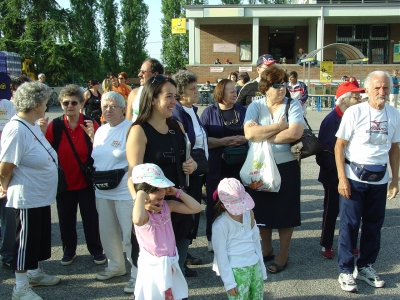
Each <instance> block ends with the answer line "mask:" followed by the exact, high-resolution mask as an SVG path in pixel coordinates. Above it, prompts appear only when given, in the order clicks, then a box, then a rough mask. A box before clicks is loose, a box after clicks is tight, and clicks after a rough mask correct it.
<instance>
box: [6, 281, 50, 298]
mask: <svg viewBox="0 0 400 300" xmlns="http://www.w3.org/2000/svg"><path fill="white" fill-rule="evenodd" d="M11 299H12V300H43V298H42V297H40V296H38V295H37V294H36V293H35V292H34V291H32V289H31V287H30V286H29V284H25V285H23V286H22V287H20V288H19V289H17V288H16V287H15V286H14V288H13V292H12V298H11Z"/></svg>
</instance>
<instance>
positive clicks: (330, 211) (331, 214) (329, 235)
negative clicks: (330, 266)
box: [320, 185, 339, 248]
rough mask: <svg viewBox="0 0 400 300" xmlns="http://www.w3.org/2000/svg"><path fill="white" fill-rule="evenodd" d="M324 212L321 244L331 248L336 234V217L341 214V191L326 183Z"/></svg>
mask: <svg viewBox="0 0 400 300" xmlns="http://www.w3.org/2000/svg"><path fill="white" fill-rule="evenodd" d="M324 190H325V197H324V213H323V215H322V232H321V240H320V245H321V246H322V247H325V248H330V247H332V245H333V237H334V236H335V225H336V219H337V217H338V214H339V192H338V189H337V188H336V189H332V188H329V187H327V186H326V185H324Z"/></svg>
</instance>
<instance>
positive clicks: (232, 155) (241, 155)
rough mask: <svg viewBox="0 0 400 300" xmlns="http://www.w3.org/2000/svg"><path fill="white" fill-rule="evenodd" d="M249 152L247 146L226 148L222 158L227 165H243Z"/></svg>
mask: <svg viewBox="0 0 400 300" xmlns="http://www.w3.org/2000/svg"><path fill="white" fill-rule="evenodd" d="M247 151H248V149H247V148H246V147H245V146H236V147H226V148H225V149H224V150H223V151H222V158H223V159H224V160H225V163H226V164H227V165H236V164H243V163H244V162H245V160H246V157H247Z"/></svg>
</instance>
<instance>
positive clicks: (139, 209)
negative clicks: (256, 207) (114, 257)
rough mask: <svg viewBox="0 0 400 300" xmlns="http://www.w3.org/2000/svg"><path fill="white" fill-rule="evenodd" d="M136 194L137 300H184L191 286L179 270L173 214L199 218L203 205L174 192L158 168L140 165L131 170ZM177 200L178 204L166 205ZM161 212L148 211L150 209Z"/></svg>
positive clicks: (171, 183)
mask: <svg viewBox="0 0 400 300" xmlns="http://www.w3.org/2000/svg"><path fill="white" fill-rule="evenodd" d="M131 178H132V182H133V184H134V188H135V191H136V199H135V206H134V208H133V212H132V221H133V224H134V227H135V234H136V238H137V241H138V243H139V246H140V252H139V258H138V276H137V280H136V285H135V299H137V300H144V299H152V300H164V299H175V300H177V299H183V298H187V296H188V286H187V283H186V280H185V278H184V277H183V274H182V271H181V269H180V267H179V264H178V260H179V256H178V251H177V249H176V243H175V236H174V231H173V229H172V223H171V212H177V213H180V214H196V213H199V212H200V211H201V205H200V204H199V203H198V202H197V201H196V200H195V199H194V198H192V197H191V196H189V195H188V194H186V193H185V192H183V191H182V190H178V189H176V188H174V183H173V182H172V181H170V180H169V179H167V178H166V177H165V175H164V173H163V171H162V170H161V169H160V167H159V166H157V165H155V164H150V163H147V164H140V165H137V166H135V167H134V168H133V170H132V177H131ZM165 196H174V197H175V198H176V199H177V201H174V200H169V201H165V200H164V197H165ZM150 205H151V206H154V207H160V208H161V211H155V210H151V211H149V210H147V209H148V208H149V207H151V206H150Z"/></svg>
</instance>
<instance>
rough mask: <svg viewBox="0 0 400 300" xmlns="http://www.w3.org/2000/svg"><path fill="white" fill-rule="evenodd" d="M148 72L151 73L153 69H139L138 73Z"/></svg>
mask: <svg viewBox="0 0 400 300" xmlns="http://www.w3.org/2000/svg"><path fill="white" fill-rule="evenodd" d="M147 72H148V73H151V70H149V71H146V70H140V69H139V70H138V73H139V74H142V73H147Z"/></svg>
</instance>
